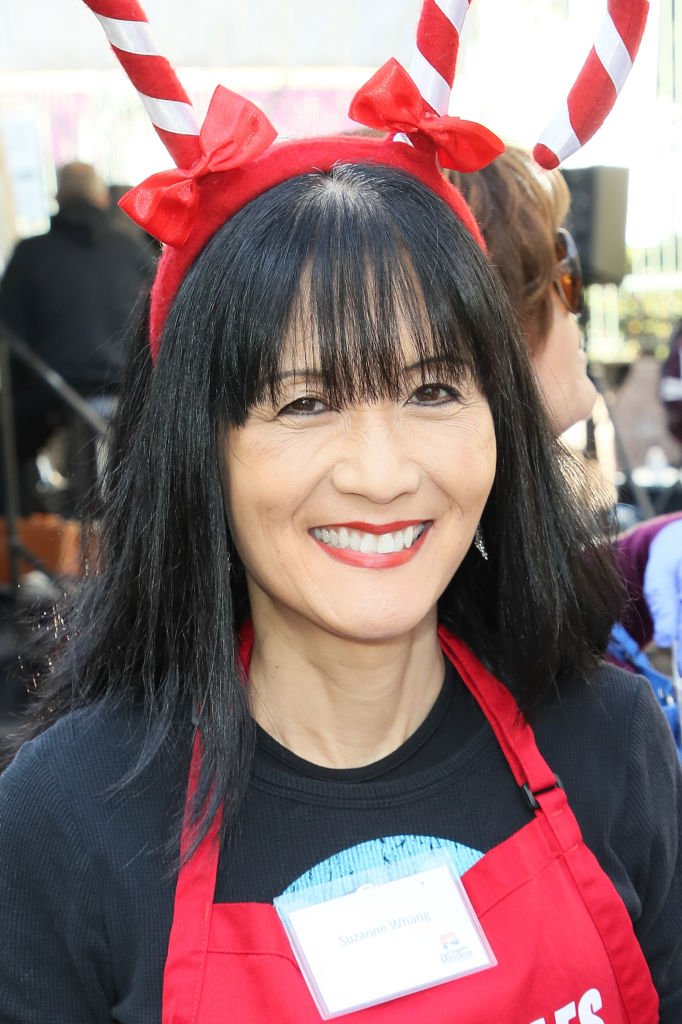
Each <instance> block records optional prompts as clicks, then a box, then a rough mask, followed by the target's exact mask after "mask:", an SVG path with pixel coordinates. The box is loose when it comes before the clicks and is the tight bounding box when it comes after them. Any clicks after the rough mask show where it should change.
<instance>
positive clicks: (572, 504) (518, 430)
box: [32, 165, 618, 827]
mask: <svg viewBox="0 0 682 1024" xmlns="http://www.w3.org/2000/svg"><path fill="white" fill-rule="evenodd" d="M399 319H400V321H401V322H404V323H405V324H406V325H407V328H408V330H409V331H410V332H411V335H412V338H413V340H414V344H415V346H416V350H417V352H418V356H419V358H420V359H422V360H426V359H427V358H428V359H430V360H431V359H435V360H436V361H437V362H440V363H441V364H442V365H443V367H444V368H446V369H447V370H449V371H450V373H451V374H452V375H455V376H456V375H458V374H462V373H467V374H471V375H472V376H473V378H474V379H475V381H476V383H477V384H478V386H479V388H480V390H481V391H482V392H483V394H484V395H485V397H486V398H487V400H488V403H489V405H490V409H491V413H492V417H493V421H494V427H495V433H496V440H497V470H496V476H495V481H494V484H493V488H492V492H491V494H490V497H489V499H488V502H487V505H486V508H485V511H484V514H483V519H482V530H483V535H484V539H485V544H486V546H487V549H488V553H489V558H488V560H487V561H483V560H482V559H481V557H480V555H479V554H478V552H477V551H475V550H473V549H472V550H471V551H470V552H468V554H467V555H466V556H465V558H464V561H463V563H462V565H461V566H460V568H459V569H458V571H457V573H456V575H455V577H454V578H453V580H452V581H451V583H450V584H449V586H448V588H447V589H446V591H445V593H444V594H443V596H442V599H441V601H440V606H439V614H440V618H441V621H442V622H444V623H445V624H446V625H448V626H449V627H450V628H451V629H452V630H454V632H455V633H457V634H458V635H459V636H461V637H462V638H463V639H464V640H465V641H466V642H467V643H468V644H469V645H470V646H471V647H472V648H473V649H474V651H475V652H476V653H477V654H478V655H479V656H480V657H481V658H482V660H483V661H484V662H485V663H486V664H487V665H488V666H490V668H491V669H493V671H494V672H496V673H497V674H498V675H499V676H500V677H501V678H502V679H504V680H505V681H506V682H507V683H508V685H509V686H510V687H511V688H512V689H513V690H514V692H515V694H516V695H517V697H518V699H519V701H520V703H521V705H522V706H523V707H524V708H526V709H529V708H532V706H533V705H534V704H537V703H538V702H539V701H540V700H541V699H542V698H543V696H544V695H546V694H547V693H548V692H549V691H550V690H551V689H552V688H553V687H555V686H557V685H560V684H561V683H563V682H565V681H567V680H568V679H570V678H571V677H574V676H579V675H580V674H581V673H584V672H585V671H586V670H587V669H589V668H590V667H591V666H592V665H593V664H594V663H595V661H596V660H597V658H598V657H599V656H600V654H601V652H602V651H603V649H604V646H605V643H606V638H607V635H608V631H609V628H610V625H611V622H612V620H613V618H614V617H615V615H616V613H617V610H618V605H617V589H616V587H615V584H614V576H613V572H612V567H611V566H610V562H609V557H608V553H607V551H606V545H604V544H600V543H599V542H598V535H597V532H596V531H597V529H598V526H597V523H596V520H595V518H594V516H593V515H592V513H591V511H590V509H589V508H588V507H587V506H586V505H581V503H580V502H579V501H578V500H577V497H576V487H575V482H576V480H577V479H578V476H577V470H576V471H574V469H573V468H572V464H571V462H570V457H569V456H568V455H567V454H566V453H564V452H563V451H562V449H561V448H560V447H559V446H558V444H557V442H556V441H555V440H554V439H553V438H552V436H551V432H550V429H549V427H548V424H547V421H546V417H545V414H544V410H543V406H542V403H541V399H540V397H539V393H538V390H537V387H536V385H535V381H534V377H533V373H532V369H531V367H530V363H529V359H528V354H527V350H526V347H525V344H524V342H523V340H522V339H521V336H520V334H519V332H518V329H517V327H516V326H515V321H514V317H513V313H512V312H511V309H510V306H509V304H508V300H507V299H506V297H505V295H504V293H503V290H502V288H501V285H500V284H499V281H498V278H497V276H496V275H495V273H494V272H493V270H492V269H491V267H490V265H489V263H488V261H487V259H486V257H485V255H484V254H483V252H482V251H481V250H480V248H479V247H478V245H477V243H476V242H475V241H474V239H473V238H472V237H471V235H470V234H469V232H468V231H467V229H466V228H465V227H464V226H463V225H462V224H461V222H460V221H459V220H458V219H457V218H456V216H455V215H454V213H453V212H452V211H451V210H450V209H449V207H447V206H446V205H445V203H444V202H443V201H442V200H440V199H439V198H438V197H437V196H435V195H434V194H433V193H432V192H431V191H430V190H429V189H428V188H426V187H425V186H424V185H422V184H421V183H420V182H418V181H417V180H415V179H413V178H412V177H410V176H409V175H407V174H405V173H403V172H401V171H398V170H395V169H391V168H387V167H380V166H369V165H354V166H349V165H341V166H338V167H336V168H334V169H333V170H332V171H330V172H329V173H311V174H307V175H303V176H300V177H297V178H294V179H292V180H289V181H287V182H285V183H283V184H281V185H279V186H277V187H276V188H273V189H272V190H271V191H269V192H267V193H265V194H263V195H261V196H260V197H258V198H257V199H255V200H253V201H252V202H251V203H250V204H249V205H248V206H246V207H244V208H243V209H242V210H241V211H240V212H239V213H237V214H236V215H235V216H234V217H233V218H232V219H231V220H230V221H229V222H228V223H227V224H226V225H224V226H223V227H222V228H221V229H220V230H219V231H218V232H217V233H216V234H215V236H214V237H213V238H212V240H211V241H210V242H209V243H208V245H207V246H206V247H205V249H204V251H203V252H202V253H201V254H200V256H199V257H198V258H197V260H196V262H195V264H194V265H193V267H192V268H191V270H190V271H189V273H188V274H187V276H186V278H185V280H184V281H183V283H182V286H181V288H180V290H179V292H178V295H177V297H176V299H175V301H174V304H173V306H172V308H171V311H170V313H169V316H168V320H167V323H166V326H165V329H164V333H163V338H162V344H161V351H160V356H159V360H158V364H157V366H156V367H152V365H151V360H150V357H149V351H148V338H147V328H146V318H145V319H144V320H141V321H140V323H139V325H138V329H137V333H136V337H135V340H134V344H133V351H132V354H131V359H130V363H129V367H128V372H127V376H126V380H125V383H124V387H123V390H122V393H121V396H120V404H119V408H118V413H117V417H116V424H115V431H114V437H113V441H112V448H111V454H110V460H109V468H108V473H107V478H106V483H105V496H104V499H105V500H104V504H105V512H104V516H103V520H102V523H101V528H100V534H101V540H100V544H101V552H100V555H99V566H98V568H97V571H96V572H94V573H93V574H92V576H91V578H90V579H88V580H86V581H85V582H84V584H83V588H82V592H81V593H80V594H79V595H78V601H77V603H76V609H75V611H73V612H70V613H68V612H67V611H65V612H64V613H63V618H64V620H65V626H64V631H65V633H68V635H69V639H68V641H64V639H58V640H57V648H58V650H57V652H56V655H55V654H54V653H53V660H54V661H55V663H56V668H55V669H54V671H53V673H52V675H51V677H50V679H49V680H48V681H47V683H46V684H44V685H43V688H42V694H41V696H40V699H39V707H38V709H37V714H36V715H35V716H34V724H33V725H32V729H33V731H34V732H35V731H37V730H38V729H40V728H43V727H44V725H45V724H47V723H48V722H49V721H50V720H52V719H53V718H54V717H55V716H58V715H61V714H63V713H64V712H65V711H66V710H67V709H68V708H71V707H73V706H74V705H76V706H79V705H83V704H87V703H92V702H93V701H96V700H107V699H108V700H118V701H121V700H132V701H134V702H139V703H141V704H143V705H144V706H145V707H146V709H147V714H148V719H147V721H148V730H147V739H146V742H145V744H144V748H143V751H142V755H141V759H140V761H139V763H138V764H136V765H135V766H132V767H131V772H130V778H133V777H135V776H136V775H137V774H139V773H140V772H141V771H142V769H143V768H144V767H145V766H146V765H148V764H149V763H150V762H151V761H152V760H153V758H154V757H155V756H156V754H157V753H158V752H159V749H160V747H161V745H162V744H163V743H164V741H165V740H166V739H167V738H168V737H169V736H171V735H174V736H176V737H180V740H181V743H182V744H183V749H186V748H187V747H188V745H189V743H190V739H191V736H192V733H193V731H194V730H193V724H192V723H193V722H196V721H200V722H201V727H202V740H203V748H204V757H203V762H202V780H201V785H200V787H199V791H198V795H197V798H196V803H195V812H196V815H197V819H198V818H199V817H200V816H201V814H200V812H201V811H202V809H203V811H204V812H205V814H204V816H203V823H204V825H203V827H206V823H207V822H208V821H209V820H210V819H211V818H212V816H213V814H214V813H215V811H216V809H217V807H218V805H219V804H220V803H223V804H224V807H225V813H224V820H225V822H226V823H227V824H229V822H230V821H233V820H234V814H235V813H236V811H237V809H238V807H239V805H240V802H241V799H242V797H243V794H244V790H245V785H246V781H247V777H248V767H249V764H250V759H251V757H252V749H253V726H252V722H251V718H250V715H249V711H248V706H247V699H246V688H245V686H244V685H243V684H244V680H243V678H242V674H241V671H240V667H239V664H238V658H237V654H236V632H237V629H238V628H239V626H240V624H241V623H242V622H243V621H244V619H245V618H246V616H247V615H248V601H247V596H246V588H245V580H244V573H243V569H242V566H241V564H240V562H239V558H238V556H237V554H236V552H235V550H234V547H233V544H232V541H231V538H230V535H229V530H228V527H227V524H226V517H225V509H224V505H223V495H222V490H221V481H220V475H219V467H218V448H217V446H218V443H219V437H220V435H221V432H222V431H224V428H225V427H226V426H229V425H233V426H239V425H240V424H243V423H244V421H245V419H246V417H247V416H248V413H249V410H250V409H251V408H252V407H253V405H254V403H256V402H258V401H260V400H261V399H263V398H267V397H268V396H272V395H273V394H276V392H277V386H278V385H277V381H278V375H279V372H280V366H281V361H282V354H283V351H284V347H285V345H286V343H287V339H290V337H291V333H292V330H295V331H297V332H299V333H300V335H301V336H302V337H305V338H307V339H314V343H312V342H311V358H314V359H316V360H317V361H318V365H319V368H320V371H321V374H322V377H323V381H324V387H325V389H326V391H327V392H328V393H329V395H330V396H332V397H333V399H334V400H335V401H337V402H339V403H344V402H353V401H355V400H358V399H363V400H371V399H373V398H375V397H378V396H388V395H395V394H397V393H398V392H399V390H400V386H401V374H402V351H401V343H400V341H399V336H398V333H399V332H398V331H397V330H396V323H397V322H398V321H399ZM313 349H314V351H313ZM452 457H453V459H456V458H457V452H456V451H453V453H452ZM57 655H58V657H57ZM36 722H37V723H38V724H37V725H36V724H35V723H36Z"/></svg>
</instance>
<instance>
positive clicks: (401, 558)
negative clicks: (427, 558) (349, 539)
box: [310, 519, 433, 569]
mask: <svg viewBox="0 0 682 1024" xmlns="http://www.w3.org/2000/svg"><path fill="white" fill-rule="evenodd" d="M432 525H433V524H432V523H431V522H429V521H425V520H423V519H411V520H408V521H405V522H399V523H386V524H382V525H381V526H377V525H376V523H374V524H372V523H341V524H339V525H336V526H325V527H321V529H327V530H338V529H341V527H342V526H345V528H346V529H347V530H358V531H361V532H363V533H373V534H382V533H393V532H395V531H396V530H404V529H405V528H406V527H408V526H423V527H424V529H423V531H422V533H421V534H420V535H419V537H418V538H417V540H416V541H415V542H414V543H413V544H412V545H411V547H409V548H403V550H402V551H391V552H388V553H386V554H380V553H379V552H378V551H377V552H371V553H367V554H365V553H364V552H362V551H353V549H352V548H335V547H332V546H331V545H330V544H325V543H324V541H322V540H318V539H317V537H315V536H314V535H313V534H310V536H311V537H312V539H313V540H314V541H315V543H316V544H318V545H319V546H320V547H321V548H322V550H323V551H324V552H325V554H327V555H329V557H330V558H333V559H334V560H335V561H336V562H342V563H343V564H344V565H352V566H355V567H356V568H359V569H394V568H396V567H397V566H400V565H405V563H406V562H409V561H411V559H413V558H414V556H415V555H416V554H417V552H418V551H419V550H420V548H421V547H422V545H423V543H424V541H425V539H426V535H427V534H428V532H429V529H430V528H431V526H432Z"/></svg>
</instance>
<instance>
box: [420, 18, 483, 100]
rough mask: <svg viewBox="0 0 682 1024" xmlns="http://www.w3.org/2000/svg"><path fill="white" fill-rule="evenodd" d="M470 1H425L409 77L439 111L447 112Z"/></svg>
mask: <svg viewBox="0 0 682 1024" xmlns="http://www.w3.org/2000/svg"><path fill="white" fill-rule="evenodd" d="M470 3H471V0H424V4H423V6H422V11H421V15H420V18H419V25H418V27H417V45H416V48H415V51H414V56H413V58H412V64H411V66H410V77H411V78H412V80H413V81H414V83H415V85H416V86H417V88H418V89H419V92H420V93H421V95H422V96H423V98H424V99H425V100H426V102H427V103H429V104H430V105H431V106H432V107H433V109H434V110H435V111H436V113H438V114H447V112H448V105H449V103H450V93H451V92H452V83H453V81H454V78H455V65H456V63H457V53H458V51H459V36H460V32H461V31H462V25H463V24H464V19H465V18H466V16H467V12H468V10H469V4H470Z"/></svg>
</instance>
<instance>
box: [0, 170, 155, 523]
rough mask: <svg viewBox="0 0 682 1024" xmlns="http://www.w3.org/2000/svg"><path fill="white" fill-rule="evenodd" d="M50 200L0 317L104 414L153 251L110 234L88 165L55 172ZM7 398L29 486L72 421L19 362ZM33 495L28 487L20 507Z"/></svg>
mask: <svg viewBox="0 0 682 1024" xmlns="http://www.w3.org/2000/svg"><path fill="white" fill-rule="evenodd" d="M56 199H57V206H58V212H57V213H56V214H55V215H54V216H53V217H52V219H51V223H50V228H49V231H48V232H47V233H46V234H44V235H39V236H36V237H33V238H27V239H24V240H22V241H20V242H19V243H18V244H17V246H16V248H15V250H14V252H13V254H12V256H11V258H10V260H9V263H8V265H7V268H6V270H5V274H4V276H3V278H2V281H1V282H0V318H1V319H2V320H3V321H4V323H5V324H6V326H7V327H9V328H10V330H11V331H13V332H14V333H15V334H16V335H18V336H19V338H21V339H22V340H23V341H24V342H26V343H28V345H29V346H30V347H31V348H32V349H33V351H34V352H35V353H36V354H37V355H38V356H40V357H41V358H42V359H43V360H44V361H45V362H46V363H47V364H48V365H49V366H50V367H51V368H52V369H54V370H56V371H57V372H58V373H59V374H61V376H62V377H63V378H64V379H65V380H66V381H67V383H68V384H70V385H71V386H72V387H74V388H75V389H76V390H77V391H78V392H79V393H80V394H81V395H82V396H83V397H85V398H87V399H88V400H90V401H92V402H93V403H94V404H95V406H96V408H97V411H99V412H101V413H104V414H106V413H107V412H109V411H110V409H111V406H112V403H113V400H114V398H115V395H116V393H117V391H118V388H119V384H120V380H121V374H122V371H123V365H124V362H125V358H126V342H125V326H126V323H127V322H128V319H129V318H130V316H131V313H132V311H133V308H134V306H135V304H136V302H137V301H138V298H139V296H140V294H141V291H142V289H143V288H144V287H145V286H146V285H147V283H148V281H149V279H150V275H151V270H152V266H153V262H154V251H153V250H152V249H151V248H150V246H149V245H146V244H145V243H144V242H143V241H141V240H139V239H136V238H134V237H132V236H131V235H130V234H125V233H124V232H122V231H120V230H117V229H116V228H115V227H114V226H112V223H111V219H110V198H109V190H108V188H107V185H106V184H105V182H104V181H103V180H102V178H101V177H100V175H99V174H98V173H97V171H96V170H95V168H94V167H93V166H92V165H90V164H87V163H82V162H78V161H76V162H72V163H68V164H65V165H64V166H63V167H61V168H60V169H59V170H58V173H57V196H56ZM13 393H14V399H15V416H16V427H17V429H16V435H17V443H18V456H19V463H20V465H21V466H22V467H23V473H22V475H23V476H24V477H26V476H27V475H30V472H31V466H32V464H33V462H34V460H35V456H36V454H37V452H38V451H39V450H40V449H41V448H42V447H43V446H44V445H45V444H46V442H47V441H48V439H49V438H50V437H51V435H52V434H53V433H54V432H55V430H57V429H58V428H60V427H64V426H65V425H66V424H68V423H70V422H71V414H70V412H69V411H68V410H67V408H66V407H65V405H64V404H63V402H61V401H60V399H59V398H58V397H56V396H55V393H54V392H53V391H52V390H51V389H50V388H49V387H48V386H47V385H46V384H45V382H44V381H42V380H41V379H40V378H38V377H37V376H36V375H35V373H33V372H32V371H31V370H29V369H28V368H26V367H25V366H24V364H23V363H19V362H18V361H16V363H15V364H13ZM32 494H33V492H32V489H31V488H30V487H28V486H27V487H25V488H24V498H25V501H24V505H25V506H26V504H29V503H30V502H31V500H32ZM33 498H35V495H34V494H33ZM31 510H32V509H31V508H30V507H29V508H26V507H24V509H23V511H31Z"/></svg>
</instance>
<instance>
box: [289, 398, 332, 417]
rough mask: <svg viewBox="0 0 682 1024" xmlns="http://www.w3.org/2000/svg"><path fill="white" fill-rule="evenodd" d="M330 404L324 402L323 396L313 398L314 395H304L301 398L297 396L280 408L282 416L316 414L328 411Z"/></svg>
mask: <svg viewBox="0 0 682 1024" xmlns="http://www.w3.org/2000/svg"><path fill="white" fill-rule="evenodd" d="M328 409H329V406H328V405H327V404H326V402H323V401H322V399H321V398H313V396H312V395H302V396H301V398H295V399H294V401H293V402H289V403H288V404H287V405H285V406H284V408H283V409H280V412H279V415H280V416H315V415H319V413H321V412H326V411H327V410H328Z"/></svg>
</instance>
